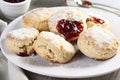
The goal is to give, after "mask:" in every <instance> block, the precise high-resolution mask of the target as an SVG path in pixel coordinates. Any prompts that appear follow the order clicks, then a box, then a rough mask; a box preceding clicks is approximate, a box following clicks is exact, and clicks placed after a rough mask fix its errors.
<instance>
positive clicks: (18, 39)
mask: <svg viewBox="0 0 120 80" xmlns="http://www.w3.org/2000/svg"><path fill="white" fill-rule="evenodd" d="M38 34H39V31H38V30H37V29H35V28H20V29H17V30H12V31H10V32H9V33H8V34H7V37H6V39H5V43H6V46H7V47H8V48H9V49H10V50H11V51H13V52H14V53H16V54H17V55H19V56H23V57H24V56H29V55H31V54H32V52H33V51H34V50H33V42H34V40H35V39H36V38H37V36H38Z"/></svg>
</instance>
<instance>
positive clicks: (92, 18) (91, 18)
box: [86, 13, 110, 29]
mask: <svg viewBox="0 0 120 80" xmlns="http://www.w3.org/2000/svg"><path fill="white" fill-rule="evenodd" d="M86 24H87V28H90V27H92V26H99V27H103V28H106V29H109V27H110V25H109V21H108V20H107V19H106V18H104V17H102V16H100V15H97V14H94V13H89V14H87V15H86Z"/></svg>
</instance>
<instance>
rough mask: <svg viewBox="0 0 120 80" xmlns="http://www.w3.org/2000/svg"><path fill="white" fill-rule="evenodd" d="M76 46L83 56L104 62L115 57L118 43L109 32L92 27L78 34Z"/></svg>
mask: <svg viewBox="0 0 120 80" xmlns="http://www.w3.org/2000/svg"><path fill="white" fill-rule="evenodd" d="M77 45H78V47H79V49H80V51H81V52H82V53H83V54H84V55H86V56H88V57H90V58H93V59H96V60H106V59H109V58H111V57H113V56H115V55H116V53H117V51H118V48H119V41H118V39H117V38H116V37H115V36H114V35H113V34H112V33H111V32H110V31H109V30H107V29H104V28H101V27H97V26H93V27H92V28H89V29H88V30H86V31H85V32H83V33H81V34H80V36H79V38H78V42H77Z"/></svg>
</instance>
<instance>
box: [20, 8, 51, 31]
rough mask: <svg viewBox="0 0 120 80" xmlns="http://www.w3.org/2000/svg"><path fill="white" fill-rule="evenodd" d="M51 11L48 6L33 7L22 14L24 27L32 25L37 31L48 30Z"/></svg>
mask: <svg viewBox="0 0 120 80" xmlns="http://www.w3.org/2000/svg"><path fill="white" fill-rule="evenodd" d="M52 13H53V12H52V11H51V10H50V9H49V8H37V9H33V10H32V11H30V12H28V13H26V14H25V15H24V16H23V18H22V21H23V24H24V25H25V27H33V28H36V29H38V30H39V31H43V30H45V31H48V30H49V28H48V19H49V17H50V16H51V15H52Z"/></svg>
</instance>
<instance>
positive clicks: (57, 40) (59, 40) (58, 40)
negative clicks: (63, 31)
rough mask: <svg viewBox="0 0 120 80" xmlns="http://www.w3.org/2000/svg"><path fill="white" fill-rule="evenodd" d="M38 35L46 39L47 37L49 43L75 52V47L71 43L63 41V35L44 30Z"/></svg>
mask: <svg viewBox="0 0 120 80" xmlns="http://www.w3.org/2000/svg"><path fill="white" fill-rule="evenodd" d="M40 35H41V36H43V37H44V38H46V39H49V40H50V41H51V43H52V44H53V45H55V46H56V47H57V48H59V49H60V48H61V46H62V47H63V48H64V49H65V50H66V51H68V52H73V51H74V52H75V49H74V47H73V46H72V44H70V43H69V42H67V41H65V39H64V38H63V37H61V36H59V35H56V34H54V33H52V32H46V31H42V32H41V33H40Z"/></svg>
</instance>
